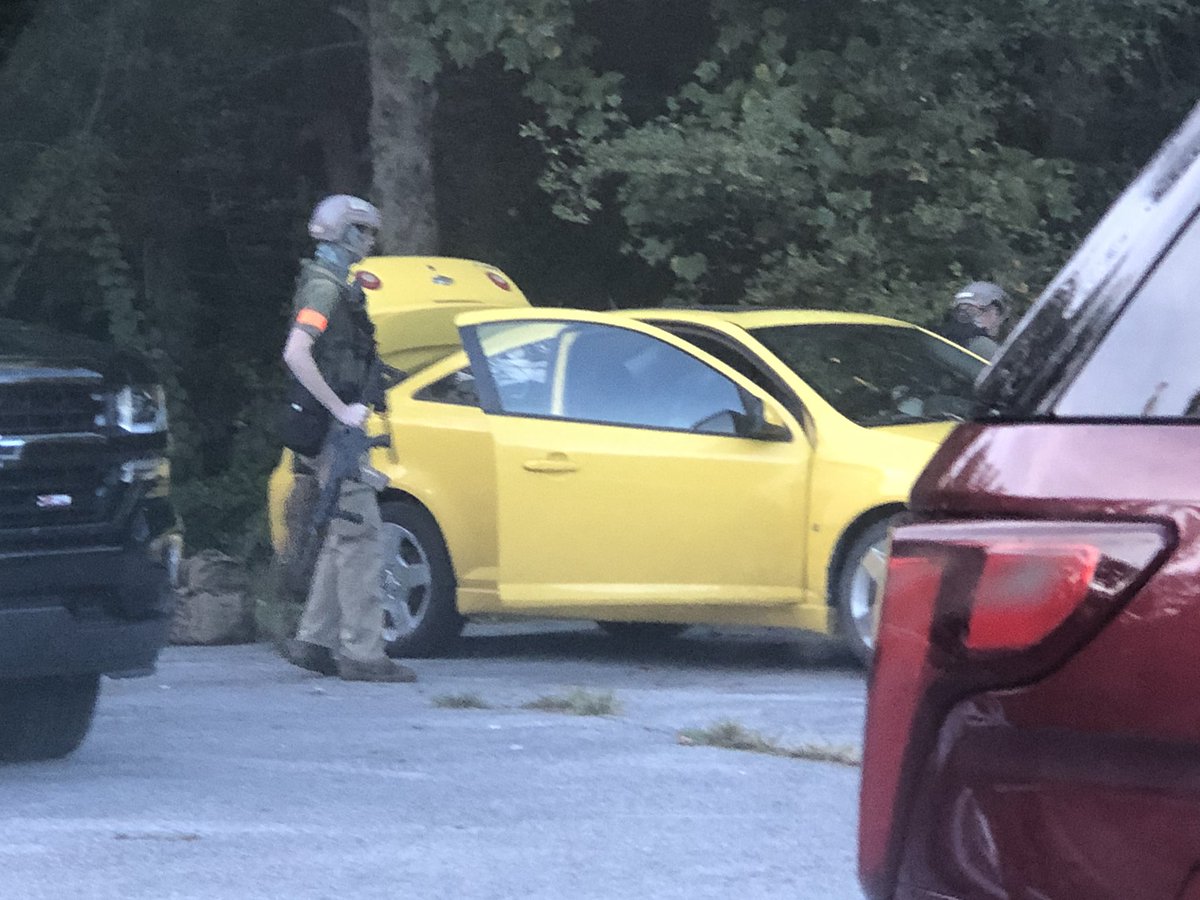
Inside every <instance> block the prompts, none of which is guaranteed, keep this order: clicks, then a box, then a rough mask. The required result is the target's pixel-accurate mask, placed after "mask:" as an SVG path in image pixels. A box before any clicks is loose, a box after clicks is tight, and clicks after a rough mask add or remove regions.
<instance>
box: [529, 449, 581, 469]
mask: <svg viewBox="0 0 1200 900" xmlns="http://www.w3.org/2000/svg"><path fill="white" fill-rule="evenodd" d="M525 470H526V471H527V472H547V473H550V474H555V473H565V472H578V471H579V466H578V465H577V464H576V463H573V462H571V460H570V458H569V457H567V455H566V454H564V453H551V454H550V455H549V456H547V457H545V458H543V459H527V460H525Z"/></svg>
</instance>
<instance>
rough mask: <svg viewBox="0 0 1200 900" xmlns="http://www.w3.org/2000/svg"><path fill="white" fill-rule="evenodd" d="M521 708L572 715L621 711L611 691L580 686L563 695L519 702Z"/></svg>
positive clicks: (615, 713) (617, 712) (602, 714)
mask: <svg viewBox="0 0 1200 900" xmlns="http://www.w3.org/2000/svg"><path fill="white" fill-rule="evenodd" d="M521 708H522V709H537V710H541V711H542V712H557V713H567V714H568V715H572V716H615V715H618V714H619V713H620V712H621V704H620V703H618V702H617V698H616V697H614V696H613V695H612V692H611V691H608V692H605V693H602V694H593V693H592V692H591V691H585V690H583V689H582V688H580V689H577V690H574V691H571V693H569V694H565V695H560V696H546V697H538V699H536V700H530V701H529V702H528V703H523V704H521Z"/></svg>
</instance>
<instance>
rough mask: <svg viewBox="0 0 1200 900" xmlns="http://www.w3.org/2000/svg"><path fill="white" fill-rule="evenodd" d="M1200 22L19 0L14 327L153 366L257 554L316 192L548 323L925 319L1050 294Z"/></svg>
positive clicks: (901, 4) (207, 510)
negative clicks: (287, 334)
mask: <svg viewBox="0 0 1200 900" xmlns="http://www.w3.org/2000/svg"><path fill="white" fill-rule="evenodd" d="M1198 29H1200V10H1198V9H1197V8H1196V5H1195V4H1194V3H1190V2H1188V0H1057V2H1054V3H1047V2H1045V0H1012V2H1008V3H1002V4H998V3H994V2H987V0H953V2H952V0H896V2H881V0H810V2H806V3H803V4H795V3H793V4H783V3H778V2H777V3H775V4H772V3H770V2H766V0H704V2H695V0H662V2H658V3H645V2H639V0H605V2H603V3H598V2H591V0H506V2H502V3H495V2H491V0H351V2H345V3H330V2H326V0H259V2H256V3H253V4H234V3H228V2H225V0H188V2H183V0H111V2H109V3H106V4H96V3H91V2H87V0H12V2H9V3H6V4H4V5H3V9H2V10H0V123H2V126H3V127H0V174H2V175H3V177H2V178H0V212H2V215H0V314H3V315H9V316H18V317H23V318H28V319H37V320H42V321H47V322H51V323H54V324H56V325H58V326H59V327H62V328H69V329H75V330H82V331H87V332H92V333H95V334H101V335H104V336H106V337H108V338H110V339H112V340H115V341H117V342H119V343H122V344H126V345H129V346H132V347H135V348H139V349H142V350H144V351H147V352H149V353H151V354H153V355H154V356H156V357H157V359H158V361H159V364H160V366H161V368H162V370H163V373H164V377H165V378H166V379H167V381H168V383H169V385H170V390H171V398H172V407H173V410H172V411H173V417H174V419H173V421H174V426H175V432H176V435H177V439H176V441H175V447H176V449H175V460H174V462H175V473H176V477H177V481H178V486H179V497H180V500H181V504H182V506H183V509H184V513H185V517H186V520H187V521H186V524H187V527H188V535H189V541H190V542H191V543H192V545H193V547H194V548H195V547H200V546H208V545H213V544H217V545H221V546H224V547H227V548H234V549H242V550H244V549H245V548H246V547H247V546H249V543H252V542H253V539H255V537H256V535H258V532H256V531H255V528H256V527H260V525H256V523H259V522H260V512H261V506H262V488H263V479H264V475H265V472H266V471H267V469H268V468H269V467H270V465H271V463H272V462H273V460H274V456H275V453H276V451H277V448H276V446H275V443H274V437H273V436H272V433H271V429H270V427H269V425H268V424H264V423H270V422H271V421H272V419H273V408H274V404H275V399H274V398H275V394H276V390H277V383H278V378H279V364H278V361H277V360H278V352H279V348H280V346H281V343H282V340H283V335H284V331H285V328H286V309H287V303H288V298H289V295H290V289H291V283H292V278H293V276H294V272H295V265H296V260H297V258H298V257H299V256H301V255H303V254H305V253H307V252H308V246H309V245H308V242H307V240H306V236H305V233H304V222H305V219H306V216H307V212H308V210H309V209H310V208H311V205H312V203H313V202H315V200H317V199H318V198H319V197H320V196H321V195H323V194H325V193H329V192H333V191H350V192H361V193H367V194H369V195H371V196H372V198H373V199H374V200H376V202H378V203H379V204H380V205H381V206H382V207H383V208H384V209H385V210H387V211H389V221H390V222H391V223H392V226H391V229H390V231H389V233H388V235H387V236H388V239H389V240H390V246H385V248H384V249H387V250H390V251H392V252H412V251H416V250H437V251H438V252H442V253H447V254H451V255H460V256H469V257H476V258H483V259H488V260H490V261H493V262H495V263H497V264H498V265H501V266H502V267H504V268H505V269H507V270H508V271H509V272H510V273H511V274H512V275H513V276H514V277H515V278H516V279H517V280H518V281H519V282H521V283H522V284H523V285H524V286H525V288H526V290H527V292H528V293H529V294H530V295H531V297H532V298H533V299H534V302H536V303H541V304H546V305H566V306H582V307H591V308H603V307H610V306H633V305H647V304H659V303H697V302H698V303H722V304H728V303H747V304H773V305H774V304H784V305H800V306H826V307H835V308H851V309H867V310H874V311H879V312H883V313H887V314H892V315H898V316H901V317H905V318H909V319H912V320H914V321H920V322H930V321H932V320H934V319H935V318H936V317H937V315H938V314H939V313H940V311H941V307H942V306H943V305H944V303H945V300H946V298H947V296H948V293H949V291H950V290H951V289H952V288H953V287H955V286H956V285H957V284H959V283H961V282H962V281H963V280H967V279H975V278H992V279H995V280H998V281H1000V282H1002V283H1004V284H1005V285H1006V286H1008V287H1009V288H1010V289H1011V290H1013V291H1014V292H1015V293H1016V295H1017V296H1018V297H1024V298H1028V297H1031V296H1032V295H1034V294H1036V292H1037V291H1038V290H1039V288H1040V286H1041V285H1042V284H1043V283H1044V282H1045V280H1046V278H1047V276H1048V274H1049V273H1051V272H1052V271H1053V270H1054V268H1055V267H1056V266H1057V265H1058V264H1059V263H1061V261H1062V259H1063V257H1064V255H1065V254H1066V253H1067V252H1068V250H1069V248H1070V246H1071V245H1072V243H1073V242H1074V241H1075V240H1076V239H1077V238H1078V236H1079V234H1080V233H1081V232H1082V231H1084V230H1086V228H1087V227H1088V226H1089V225H1090V224H1091V222H1092V221H1094V219H1095V218H1096V216H1097V215H1099V213H1100V212H1101V210H1102V209H1103V207H1104V206H1105V204H1106V203H1107V202H1108V201H1109V200H1110V199H1111V198H1112V196H1113V195H1114V194H1115V192H1116V191H1117V190H1118V189H1119V188H1120V187H1121V185H1122V184H1123V183H1124V182H1125V180H1126V178H1127V177H1128V175H1129V174H1130V172H1131V171H1132V169H1133V168H1134V167H1136V166H1137V165H1138V164H1140V163H1141V162H1142V161H1144V160H1145V158H1146V157H1147V155H1148V154H1149V153H1150V152H1151V151H1152V149H1153V147H1154V146H1155V145H1156V144H1157V143H1158V142H1159V141H1160V140H1161V139H1162V138H1163V137H1164V136H1165V134H1166V133H1167V132H1168V131H1169V130H1170V128H1171V127H1172V126H1173V125H1174V123H1175V122H1176V121H1178V119H1179V118H1180V117H1181V115H1182V114H1183V112H1184V111H1185V110H1186V109H1187V108H1188V107H1189V106H1190V105H1191V104H1192V103H1193V102H1195V99H1196V98H1195V87H1194V85H1195V84H1196V83H1197V74H1198V72H1200V40H1198V38H1200V31H1198ZM259 536H260V535H259ZM248 542H249V543H248Z"/></svg>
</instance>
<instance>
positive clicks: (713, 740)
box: [679, 720, 862, 766]
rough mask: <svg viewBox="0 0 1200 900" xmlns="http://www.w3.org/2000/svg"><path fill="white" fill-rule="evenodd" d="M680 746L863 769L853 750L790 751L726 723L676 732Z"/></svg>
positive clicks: (827, 746)
mask: <svg viewBox="0 0 1200 900" xmlns="http://www.w3.org/2000/svg"><path fill="white" fill-rule="evenodd" d="M679 743H681V744H683V745H685V746H688V747H694V746H704V747H724V748H725V749H727V750H746V751H749V752H751V753H766V754H767V755H769V756H784V757H787V758H788V759H807V760H812V761H814V762H829V763H836V764H837V765H840V766H861V765H862V754H861V753H860V752H859V751H858V750H857V749H856V748H854V747H850V746H845V745H843V746H838V745H834V744H800V745H798V746H795V747H789V746H786V745H784V744H779V743H777V742H775V741H772V740H770V739H769V738H765V737H763V736H762V735H761V734H759V733H758V732H756V731H751V730H750V729H748V728H746V727H744V726H742V725H739V724H738V723H737V722H731V721H729V720H725V721H723V722H718V723H717V724H715V725H712V726H710V727H708V728H689V729H685V730H684V731H681V732H679Z"/></svg>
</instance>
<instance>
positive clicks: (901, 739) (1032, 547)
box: [859, 521, 1172, 897]
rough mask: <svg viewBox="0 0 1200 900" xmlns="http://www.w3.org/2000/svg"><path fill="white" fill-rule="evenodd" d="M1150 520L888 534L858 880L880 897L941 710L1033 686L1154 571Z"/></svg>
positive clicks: (889, 885) (1166, 538) (1155, 543)
mask: <svg viewBox="0 0 1200 900" xmlns="http://www.w3.org/2000/svg"><path fill="white" fill-rule="evenodd" d="M1171 539H1172V538H1171V533H1170V531H1169V530H1168V529H1166V528H1165V527H1163V526H1160V525H1157V524H1151V523H1083V522H1078V523H1076V522H1065V523H1057V522H1012V521H995V522H953V523H934V524H922V525H909V526H905V527H903V528H900V529H898V530H897V531H896V532H895V534H894V535H893V538H892V548H891V557H890V559H889V562H888V572H887V579H886V582H885V586H884V594H883V601H882V612H881V619H880V626H879V635H878V640H877V643H876V648H877V649H876V652H875V662H874V667H873V670H872V673H871V688H870V699H869V703H868V708H867V729H866V740H865V746H864V753H863V781H862V793H861V796H860V810H859V877H860V879H861V881H862V883H863V886H864V888H865V889H866V890H867V893H868V894H869V895H870V896H872V897H890V896H891V893H892V890H893V886H894V881H895V874H896V868H897V866H898V863H899V855H900V851H901V843H902V833H903V829H904V825H905V819H906V810H907V806H908V798H909V795H910V794H911V788H912V786H913V785H912V782H913V780H914V778H915V776H916V773H917V770H918V769H919V767H920V765H921V763H922V761H923V760H924V759H925V757H926V755H927V754H928V753H929V752H930V751H931V750H932V748H933V747H934V743H935V740H936V736H937V730H938V728H939V727H940V724H941V722H942V720H943V718H944V716H945V714H946V712H947V711H948V710H949V708H950V707H951V706H952V705H953V704H954V703H956V702H957V701H958V700H961V699H962V698H963V697H964V696H967V695H969V694H972V693H976V692H978V691H982V690H989V689H995V688H1000V687H1005V686H1012V685H1017V684H1021V683H1026V682H1029V681H1031V680H1035V679H1037V678H1040V677H1044V676H1045V675H1046V674H1047V673H1049V672H1050V671H1052V670H1053V669H1054V668H1055V667H1057V666H1058V665H1060V664H1061V663H1062V662H1063V661H1064V660H1065V659H1067V658H1068V657H1070V656H1071V655H1072V654H1073V653H1074V652H1076V651H1077V650H1078V649H1079V648H1080V647H1081V646H1083V644H1085V643H1086V642H1087V641H1089V640H1090V639H1091V638H1092V637H1094V636H1095V634H1096V632H1097V631H1099V630H1100V628H1101V627H1102V626H1103V625H1104V623H1105V622H1107V621H1108V620H1109V619H1111V618H1112V616H1113V615H1114V614H1116V612H1117V611H1118V610H1119V609H1120V606H1121V604H1122V603H1123V602H1124V601H1125V600H1126V599H1127V598H1128V597H1130V596H1131V595H1132V594H1133V593H1134V592H1135V591H1136V589H1137V588H1138V587H1139V586H1140V585H1141V584H1142V583H1143V582H1144V581H1145V579H1146V578H1147V577H1149V575H1150V574H1151V572H1153V570H1154V569H1155V568H1156V567H1157V565H1158V564H1159V562H1160V561H1161V560H1162V558H1163V556H1164V551H1165V550H1166V549H1167V547H1168V545H1169V544H1170V542H1171Z"/></svg>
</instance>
